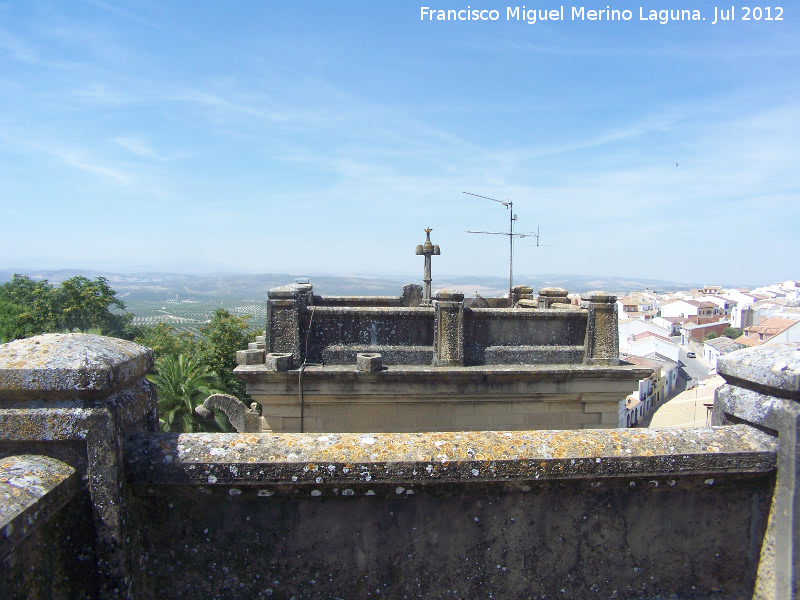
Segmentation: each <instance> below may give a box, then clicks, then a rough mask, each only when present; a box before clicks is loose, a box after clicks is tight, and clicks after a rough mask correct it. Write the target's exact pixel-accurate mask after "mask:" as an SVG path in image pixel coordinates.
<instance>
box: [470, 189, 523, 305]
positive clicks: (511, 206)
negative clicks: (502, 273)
mask: <svg viewBox="0 0 800 600" xmlns="http://www.w3.org/2000/svg"><path fill="white" fill-rule="evenodd" d="M464 193H465V194H467V195H469V196H475V197H476V198H483V199H484V200H491V201H492V202H497V203H498V204H502V205H503V206H505V207H506V208H507V209H508V233H504V232H501V231H467V233H483V234H487V235H507V236H508V305H509V306H511V305H512V302H513V300H512V294H511V290H512V289H513V288H514V238H515V237H518V238H524V237H535V238H536V243H537V245H538V243H539V230H538V228H537V230H536V233H514V223H515V222H516V220H517V215H515V214H514V203H513V202H512V201H511V200H497V199H496V198H489V196H481V195H479V194H473V193H471V192H464Z"/></svg>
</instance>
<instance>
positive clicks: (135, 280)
mask: <svg viewBox="0 0 800 600" xmlns="http://www.w3.org/2000/svg"><path fill="white" fill-rule="evenodd" d="M20 272H22V273H23V274H25V275H27V276H29V277H31V278H34V279H46V280H48V281H49V282H50V283H52V284H56V285H57V284H59V283H61V282H62V281H64V280H65V279H68V278H70V277H73V276H75V275H83V276H84V277H89V278H95V277H98V276H103V277H106V278H107V279H108V281H109V284H110V285H111V287H112V288H113V289H114V290H116V292H117V294H118V295H119V296H120V297H121V298H122V299H123V300H125V301H126V302H130V301H161V300H187V299H195V300H214V299H219V300H225V299H233V298H236V299H239V298H249V299H262V298H263V299H266V297H267V291H268V290H269V289H270V288H273V287H277V286H280V285H286V284H287V283H292V282H294V280H295V279H296V278H298V277H305V276H306V275H303V274H300V275H298V274H288V273H266V274H262V275H247V274H244V275H243V274H230V273H216V274H209V275H186V274H180V273H158V272H144V273H126V274H121V273H111V272H104V271H90V270H81V269H59V270H31V271H21V270H14V269H6V270H0V283H1V282H5V281H9V280H10V279H11V277H12V275H13V274H14V273H20ZM309 278H310V281H311V283H312V284H314V291H315V292H316V293H319V294H324V295H368V296H373V295H399V294H400V293H401V291H402V288H403V285H404V284H406V283H419V284H421V283H422V282H421V281H412V280H411V278H406V279H401V278H399V277H357V276H334V275H312V276H310V277H309ZM514 283H515V284H518V283H520V284H525V285H530V286H531V287H533V288H534V290H538V289H539V288H542V287H552V286H557V287H563V288H566V289H567V290H569V292H574V293H582V292H588V291H590V290H598V289H599V290H605V291H608V292H612V293H617V294H624V293H627V292H630V291H634V290H644V289H645V288H649V289H651V290H654V291H658V292H664V291H673V290H685V289H690V288H693V287H695V288H696V287H700V286H701V285H703V283H702V282H701V283H698V282H674V281H663V280H658V279H638V278H624V277H584V276H580V275H558V274H545V275H520V276H518V277H515V280H514ZM714 283H717V284H719V285H726V284H725V283H724V282H714ZM433 287H434V289H442V288H456V289H459V290H461V291H463V292H464V293H465V294H466V295H467V296H471V295H472V294H473V293H474V292H475V291H478V292H480V294H481V295H483V296H499V295H502V294H504V293H505V292H506V291H507V290H508V279H507V278H503V277H465V276H448V275H440V276H438V277H437V276H435V277H434V281H433Z"/></svg>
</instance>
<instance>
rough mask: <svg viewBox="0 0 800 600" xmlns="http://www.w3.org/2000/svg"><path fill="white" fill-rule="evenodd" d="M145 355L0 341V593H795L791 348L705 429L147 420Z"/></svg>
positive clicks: (752, 353)
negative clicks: (255, 430) (474, 428)
mask: <svg viewBox="0 0 800 600" xmlns="http://www.w3.org/2000/svg"><path fill="white" fill-rule="evenodd" d="M151 365H152V356H151V355H149V353H148V352H147V351H146V350H145V349H141V348H140V347H137V346H135V345H132V344H131V345H128V344H126V343H124V342H119V341H118V340H105V339H103V338H98V337H96V336H77V337H76V336H74V335H70V336H54V337H39V338H32V339H31V340H24V341H22V342H15V343H13V344H7V345H4V346H2V347H0V382H2V383H3V385H2V386H0V450H2V455H1V457H0V500H1V503H0V519H2V521H0V561H2V562H0V564H1V565H2V569H0V589H2V592H3V598H12V599H14V598H31V597H33V598H37V597H43V598H59V597H60V598H78V597H80V598H84V597H89V598H93V597H98V598H118V597H123V598H135V599H138V598H174V597H188V596H192V597H198V598H213V597H216V598H260V597H261V598H266V597H273V598H287V599H288V598H291V597H294V598H296V599H298V600H299V599H300V598H336V597H339V598H344V597H346V598H369V597H388V598H403V597H404V596H405V597H409V598H410V597H464V598H488V597H490V596H491V597H497V598H501V597H502V598H526V597H533V598H547V599H551V598H568V599H569V598H579V599H584V598H594V597H597V598H631V599H634V598H636V599H641V598H651V599H653V600H655V599H657V598H658V599H663V598H680V599H684V598H685V599H689V598H692V599H695V598H717V599H728V598H730V599H737V600H738V599H740V598H774V599H779V600H784V599H785V600H789V599H790V598H796V597H798V591H800V585H799V584H800V577H798V567H797V565H798V556H800V554H799V553H798V544H800V541H799V538H800V536H798V531H799V530H800V528H798V525H797V523H798V516H797V515H798V514H799V513H798V501H797V498H798V495H797V491H798V483H797V482H798V443H797V439H798V438H797V432H798V423H800V418H799V417H798V415H800V409H798V408H797V407H798V405H799V403H800V344H792V345H786V346H782V347H781V346H778V347H770V348H764V347H761V348H757V349H748V350H743V351H740V352H737V353H731V354H729V355H727V356H726V357H724V359H723V360H722V361H721V364H720V368H719V370H720V373H721V374H722V375H723V376H724V377H725V378H726V380H727V385H726V386H723V388H720V391H719V392H718V397H717V403H716V405H715V422H716V423H717V424H718V426H715V427H706V428H700V429H668V430H613V431H603V430H583V431H563V430H562V431H518V432H511V431H506V432H501V431H497V432H485V431H484V432H450V433H446V432H431V433H412V434H402V433H396V434H378V433H364V434H343V433H318V434H186V435H177V434H159V433H153V430H154V424H153V417H154V408H155V405H154V400H155V399H154V397H153V396H152V393H151V392H152V390H151V388H149V386H148V385H147V384H146V382H144V381H143V380H142V376H143V374H144V372H143V371H146V370H147V369H148V368H149V367H150V366H151ZM572 368H578V366H572ZM580 368H582V369H595V370H596V371H597V372H601V371H602V370H604V369H605V370H606V371H607V372H608V373H609V374H611V373H614V372H615V368H616V367H613V366H605V367H600V366H595V367H586V366H584V367H580ZM452 369H454V372H457V371H460V372H465V371H468V370H469V367H466V368H465V367H453V368H452ZM430 370H431V371H436V370H437V369H435V368H434V367H431V368H430ZM381 374H382V372H378V373H371V374H369V375H370V376H379V375H381ZM348 377H349V376H348ZM513 379H514V377H513V374H512V375H509V376H508V379H507V382H506V383H508V382H510V381H512V380H513ZM501 380H502V378H501ZM501 380H499V381H501ZM584 383H586V385H587V386H589V384H588V382H586V381H585V382H584ZM551 384H552V385H558V382H557V381H554V380H551ZM585 393H586V394H587V395H588V394H591V393H592V392H591V389H590V387H587V390H586V392H585ZM725 423H727V425H724V424H725ZM63 448H68V450H67V451H63V453H62V449H63ZM32 449H33V450H35V452H32ZM81 452H82V453H83V455H84V456H83V458H81V459H78V457H79V456H80V454H81ZM15 491H16V492H17V493H16V494H15ZM12 497H13V498H12ZM9 525H11V527H9Z"/></svg>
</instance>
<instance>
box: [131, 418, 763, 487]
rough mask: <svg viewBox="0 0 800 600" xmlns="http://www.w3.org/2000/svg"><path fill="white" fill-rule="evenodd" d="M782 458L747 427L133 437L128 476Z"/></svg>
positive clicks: (494, 476)
mask: <svg viewBox="0 0 800 600" xmlns="http://www.w3.org/2000/svg"><path fill="white" fill-rule="evenodd" d="M776 453H777V441H776V440H775V439H774V438H772V437H771V436H769V435H767V434H765V433H762V432H760V431H758V430H756V429H754V428H752V427H748V426H746V425H732V426H727V427H714V428H710V427H706V428H699V429H681V428H673V429H660V430H659V429H636V430H631V429H620V430H601V429H592V430H589V429H587V430H582V431H556V430H552V431H514V432H508V431H479V432H432V433H414V434H410V433H364V434H358V433H324V434H319V433H317V434H302V433H301V434H181V435H178V434H161V435H149V436H143V435H140V436H133V437H131V438H130V439H129V440H128V444H127V447H126V460H127V462H128V473H129V478H130V479H129V480H130V481H131V482H132V483H134V484H140V485H141V484H144V485H149V484H159V483H166V484H175V483H186V482H194V483H197V484H201V485H203V484H218V485H237V484H238V485H259V484H265V483H287V484H298V485H303V484H306V485H315V486H319V485H324V484H326V483H327V484H328V485H333V486H337V487H339V486H341V485H343V484H351V483H366V482H370V483H372V484H378V483H398V482H411V483H425V482H427V481H433V480H439V481H460V482H472V481H512V480H523V481H524V480H540V479H542V480H543V479H569V478H596V477H621V476H622V477H624V476H631V475H634V476H642V475H646V476H655V475H659V476H670V477H676V476H686V475H692V474H698V473H699V474H703V475H709V474H713V473H726V472H727V473H737V472H738V473H744V472H768V471H772V470H774V469H775V464H776V463H775V457H776ZM232 464H235V465H236V468H231V465H232ZM711 481H712V482H713V479H712V480H711ZM651 483H652V482H651ZM656 485H658V483H656Z"/></svg>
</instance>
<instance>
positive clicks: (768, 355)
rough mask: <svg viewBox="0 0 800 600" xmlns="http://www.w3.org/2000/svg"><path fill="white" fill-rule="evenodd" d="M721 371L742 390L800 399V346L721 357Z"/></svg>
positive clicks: (758, 350)
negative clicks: (749, 389) (755, 390)
mask: <svg viewBox="0 0 800 600" xmlns="http://www.w3.org/2000/svg"><path fill="white" fill-rule="evenodd" d="M717 372H718V373H719V374H720V375H721V376H722V377H724V378H725V379H726V380H727V381H731V382H735V383H736V384H738V385H741V386H742V387H747V388H751V389H757V390H758V391H766V392H768V393H771V394H774V395H776V396H782V397H785V398H790V399H792V400H800V343H794V344H781V345H778V346H758V347H756V348H744V349H742V350H737V351H736V352H731V353H730V354H726V355H724V356H720V358H719V362H718V364H717ZM758 388H761V389H758Z"/></svg>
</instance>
